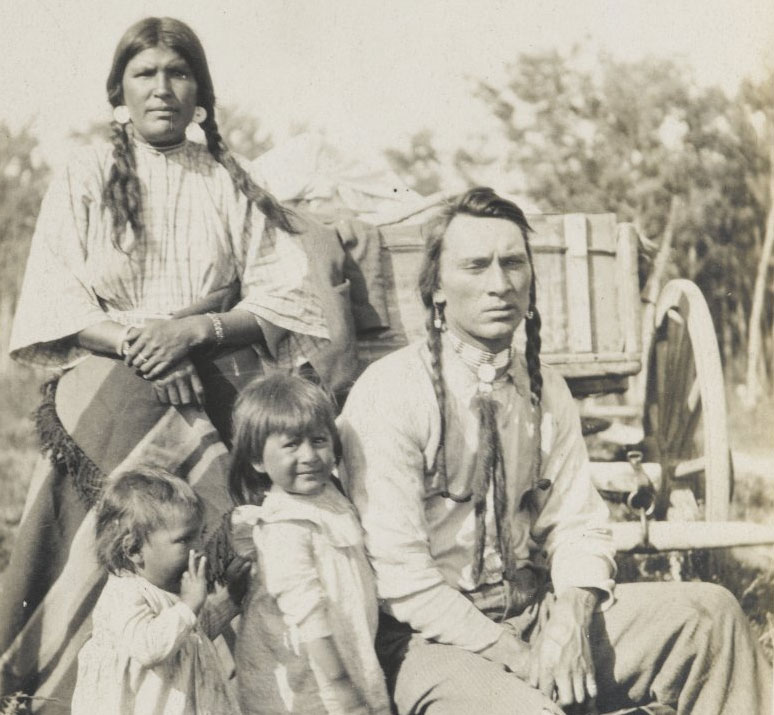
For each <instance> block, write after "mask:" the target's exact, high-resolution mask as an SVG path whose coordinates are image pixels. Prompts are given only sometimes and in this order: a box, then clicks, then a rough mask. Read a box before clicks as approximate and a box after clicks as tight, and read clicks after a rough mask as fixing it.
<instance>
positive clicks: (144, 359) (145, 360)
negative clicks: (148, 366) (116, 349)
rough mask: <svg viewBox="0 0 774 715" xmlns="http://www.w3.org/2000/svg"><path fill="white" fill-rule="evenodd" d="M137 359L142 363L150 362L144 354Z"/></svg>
mask: <svg viewBox="0 0 774 715" xmlns="http://www.w3.org/2000/svg"><path fill="white" fill-rule="evenodd" d="M137 357H138V358H139V359H140V361H141V362H147V360H148V358H146V357H145V355H143V354H140V355H138V356H137Z"/></svg>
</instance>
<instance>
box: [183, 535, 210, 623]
mask: <svg viewBox="0 0 774 715" xmlns="http://www.w3.org/2000/svg"><path fill="white" fill-rule="evenodd" d="M206 566H207V557H206V556H201V557H198V563H197V556H196V552H195V551H194V550H193V549H191V550H190V551H189V552H188V570H187V571H186V572H185V573H184V574H183V577H182V578H181V580H180V600H181V601H182V602H183V603H185V604H186V606H188V607H189V608H190V609H191V610H192V611H193V612H194V613H195V614H196V615H199V611H200V610H201V608H202V606H203V605H204V601H205V600H206V598H207V577H206Z"/></svg>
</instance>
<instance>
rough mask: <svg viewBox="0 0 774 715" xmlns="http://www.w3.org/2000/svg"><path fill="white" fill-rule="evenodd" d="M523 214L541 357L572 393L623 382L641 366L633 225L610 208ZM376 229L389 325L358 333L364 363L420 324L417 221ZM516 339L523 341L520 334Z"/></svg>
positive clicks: (418, 332)
mask: <svg viewBox="0 0 774 715" xmlns="http://www.w3.org/2000/svg"><path fill="white" fill-rule="evenodd" d="M528 219H529V222H530V225H531V226H532V228H533V229H534V234H533V235H532V236H531V246H532V252H533V257H534V262H535V270H536V275H537V302H538V309H539V311H540V315H541V317H542V320H543V328H542V330H541V335H542V339H543V346H542V350H541V355H542V358H543V360H544V362H546V363H549V364H552V365H555V366H556V367H557V369H558V370H559V371H560V372H561V374H562V375H563V376H564V377H565V378H566V379H567V381H568V383H569V384H570V387H571V389H572V390H573V393H574V394H576V395H578V396H580V395H582V394H590V393H592V392H612V391H620V390H624V389H626V381H627V377H628V376H630V375H634V374H636V373H638V372H639V371H640V369H641V338H640V297H639V283H638V278H637V236H636V233H635V231H634V230H633V228H632V227H631V226H630V225H628V224H620V225H619V224H617V223H616V217H615V215H614V214H610V213H604V214H538V215H530V216H528ZM382 235H383V246H382V263H383V266H382V267H383V274H384V276H385V280H386V282H387V289H388V291H387V292H388V311H389V318H390V329H389V330H388V331H386V332H383V333H380V334H378V335H373V336H368V337H363V338H361V339H360V340H359V341H358V348H359V353H360V360H361V362H362V363H364V364H367V363H370V362H372V361H373V360H375V359H377V358H379V357H382V356H383V355H385V354H387V353H388V352H391V351H392V350H394V349H395V348H397V347H400V346H402V345H405V344H406V343H407V342H409V341H412V340H414V339H416V338H419V337H421V336H422V335H423V334H424V331H425V320H426V314H425V311H424V309H423V307H422V304H421V302H420V300H419V292H418V289H417V275H418V272H419V268H420V263H421V252H422V245H423V237H422V234H421V225H411V226H405V225H392V226H387V227H382ZM516 340H517V342H523V340H524V338H523V335H518V334H517V337H516Z"/></svg>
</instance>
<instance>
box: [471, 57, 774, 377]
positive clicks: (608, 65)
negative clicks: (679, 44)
mask: <svg viewBox="0 0 774 715" xmlns="http://www.w3.org/2000/svg"><path fill="white" fill-rule="evenodd" d="M577 59H578V53H577V52H576V51H573V52H572V53H570V55H568V56H563V55H562V54H560V53H558V52H547V53H539V54H533V55H522V56H520V57H519V58H518V59H517V60H516V61H515V62H514V63H513V64H512V65H511V66H510V68H509V70H508V77H507V81H506V82H505V83H504V84H503V85H500V86H494V85H492V84H490V83H487V82H478V83H477V85H476V86H475V90H474V91H475V93H476V95H477V96H478V97H479V98H480V99H481V100H482V101H483V102H484V103H485V104H486V106H487V107H488V108H489V109H490V111H491V113H492V116H493V117H496V118H497V120H498V123H499V127H500V137H499V140H501V145H504V146H505V147H506V149H505V151H504V152H503V153H502V155H501V157H500V160H499V166H500V171H501V172H502V173H513V172H514V171H515V170H519V171H521V172H522V173H523V175H524V177H525V186H526V190H527V194H528V196H529V197H530V198H531V199H532V200H533V201H534V202H535V203H536V204H537V205H538V206H540V208H541V209H543V210H546V211H562V212H565V211H586V212H592V211H612V212H615V213H616V214H617V216H618V218H619V220H622V221H633V222H634V223H635V224H636V225H637V226H638V227H639V229H640V231H641V232H642V233H643V234H644V235H646V236H649V237H652V238H656V237H659V236H662V235H663V233H664V231H665V228H666V226H667V221H668V217H669V215H670V206H671V205H672V204H673V199H674V198H678V199H679V200H680V205H681V206H682V207H684V208H683V209H682V210H681V212H680V214H679V215H678V216H677V217H674V219H673V224H674V225H673V227H672V228H673V233H674V251H673V253H672V261H671V265H670V266H669V269H670V272H671V276H676V275H681V276H684V277H687V278H690V279H692V280H694V281H695V282H696V283H697V284H698V285H699V287H700V288H701V289H702V291H703V293H704V295H705V297H706V299H707V302H708V304H709V306H710V310H711V313H712V316H713V319H714V321H715V327H716V330H717V333H718V336H719V339H720V343H721V346H722V348H723V355H724V357H725V358H726V363H727V365H730V364H731V362H732V360H731V358H732V356H733V354H734V352H735V351H736V350H737V349H738V348H739V347H743V346H744V345H745V342H746V337H747V331H748V328H747V315H748V314H749V311H750V305H751V300H752V289H753V285H752V276H754V275H755V268H756V264H757V257H758V256H759V254H760V240H761V239H760V237H761V236H762V235H763V230H762V227H763V225H764V223H765V217H766V206H767V205H768V198H767V196H766V191H765V188H764V190H763V191H762V190H761V186H760V185H761V179H762V177H767V176H768V158H767V154H766V152H765V151H762V148H761V146H760V142H759V141H758V138H757V136H756V133H755V131H754V128H753V125H752V123H751V117H750V111H749V109H748V108H747V107H745V106H743V105H742V104H740V103H739V102H738V100H735V101H731V100H730V99H729V98H728V97H727V96H726V95H725V94H724V93H723V92H721V91H720V90H718V89H716V88H699V87H698V86H696V84H695V82H694V81H693V79H692V78H691V76H690V75H688V74H687V73H686V72H685V71H684V70H682V69H681V67H680V66H678V65H677V64H676V63H675V62H673V61H671V60H663V59H660V60H656V59H646V60H643V61H640V62H619V61H614V60H612V59H610V58H609V57H605V56H602V57H600V58H599V59H598V61H597V64H596V68H595V69H594V70H591V69H578V63H576V60H577ZM502 140H505V143H504V144H503V143H502ZM493 141H497V139H493ZM763 183H764V187H765V185H766V183H765V180H764V182H763ZM667 277H670V276H669V275H668V276H667ZM643 278H644V276H643Z"/></svg>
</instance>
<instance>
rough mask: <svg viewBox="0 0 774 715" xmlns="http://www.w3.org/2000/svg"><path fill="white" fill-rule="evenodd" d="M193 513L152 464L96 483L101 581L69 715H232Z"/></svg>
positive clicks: (178, 487)
mask: <svg viewBox="0 0 774 715" xmlns="http://www.w3.org/2000/svg"><path fill="white" fill-rule="evenodd" d="M203 517H204V506H203V504H202V501H201V499H200V498H199V497H198V496H197V495H196V493H195V492H194V490H193V489H192V488H191V487H190V486H189V485H188V484H187V483H186V482H185V481H183V480H182V479H179V478H178V477H175V476H173V475H172V474H169V473H167V472H164V471H162V470H153V469H137V470H135V471H131V472H127V473H125V474H122V475H120V476H118V477H117V478H116V479H115V480H114V481H112V482H110V483H109V484H108V485H107V486H106V488H105V491H104V494H103V495H102V498H101V500H100V502H99V504H98V505H97V517H96V519H97V524H96V532H97V537H96V538H97V558H98V560H99V562H100V563H101V564H102V565H103V566H104V567H105V568H106V569H107V571H108V580H107V583H106V584H105V587H104V589H103V591H102V594H101V595H100V597H99V600H98V601H97V605H96V606H95V608H94V613H93V631H92V636H91V639H90V640H89V641H87V643H86V644H85V645H84V646H83V648H82V649H81V651H80V653H79V655H78V680H77V683H76V687H75V692H74V694H73V703H72V713H73V715H84V714H88V715H94V714H95V713H122V715H128V714H129V713H137V714H138V715H139V714H140V713H142V714H143V715H145V714H146V713H164V714H165V715H177V714H178V713H179V714H180V715H182V714H183V713H185V714H186V715H188V714H189V713H190V714H191V715H193V714H194V713H196V714H197V715H203V714H204V713H209V714H210V715H224V714H234V715H236V713H238V712H239V709H238V705H237V703H236V697H235V696H234V695H232V694H230V693H229V690H228V687H227V685H226V681H225V679H224V677H223V675H222V671H221V666H220V662H219V660H218V656H217V653H216V651H215V647H214V646H213V644H212V641H210V639H209V637H208V635H207V632H206V629H207V626H208V618H207V614H206V613H205V612H204V611H203V610H202V608H203V606H204V603H205V599H206V598H207V586H206V581H205V560H204V558H199V557H197V555H196V552H195V549H196V548H198V546H199V542H200V539H201V535H202V527H203Z"/></svg>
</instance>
